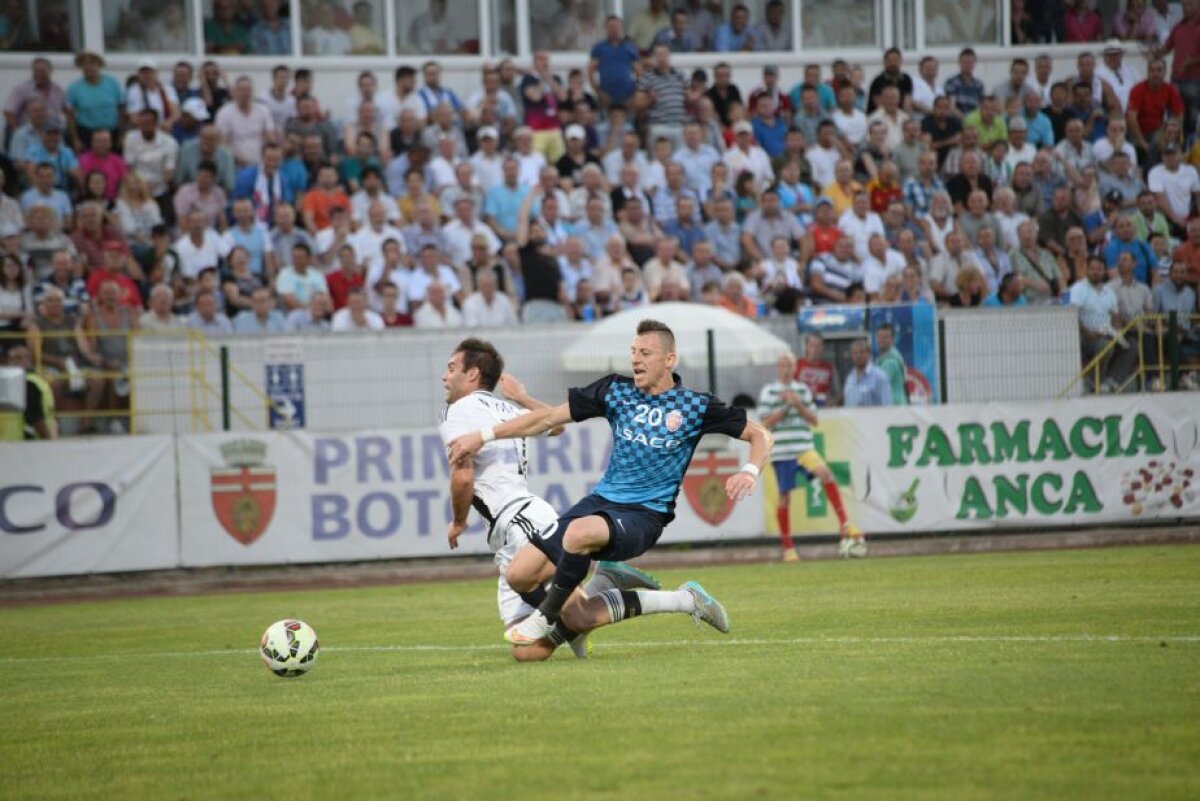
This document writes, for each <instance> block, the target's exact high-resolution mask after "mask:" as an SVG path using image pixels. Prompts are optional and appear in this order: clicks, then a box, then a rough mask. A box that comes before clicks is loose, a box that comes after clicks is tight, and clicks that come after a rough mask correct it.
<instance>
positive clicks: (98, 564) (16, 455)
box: [0, 393, 1200, 578]
mask: <svg viewBox="0 0 1200 801" xmlns="http://www.w3.org/2000/svg"><path fill="white" fill-rule="evenodd" d="M1195 397H1196V396H1195V395H1194V394H1186V393H1180V394H1174V395H1160V396H1141V397H1128V398H1089V399H1087V400H1076V401H1066V402H1058V403H1034V404H1029V403H1025V404H1020V405H1016V404H989V405H958V406H942V407H920V406H910V407H905V408H887V409H863V410H853V411H848V410H834V411H824V412H822V415H821V424H820V426H819V427H818V429H817V431H816V433H815V437H814V445H815V447H816V449H817V450H818V451H819V452H820V453H821V454H822V455H823V456H824V458H825V461H826V463H827V464H828V465H829V468H830V471H831V472H832V473H833V476H834V479H835V480H836V481H837V483H838V484H839V486H841V488H842V498H843V500H844V502H845V504H846V507H847V511H848V512H849V513H850V515H851V516H852V517H853V518H854V520H855V522H857V523H858V524H859V525H860V526H862V528H863V529H865V530H866V531H867V532H868V533H927V532H933V531H955V530H964V531H985V530H992V529H999V528H1004V527H1025V528H1039V527H1051V526H1064V525H1071V526H1076V525H1078V526H1083V525H1101V524H1114V523H1115V524H1120V523H1130V522H1140V521H1153V520H1171V521H1174V520H1180V519H1197V518H1200V420H1198V419H1197V418H1198V415H1200V405H1198V404H1196V402H1195ZM664 424H666V421H664ZM712 440H713V441H712V443H711V446H712V447H710V442H709V441H708V440H707V439H706V440H705V441H702V442H701V447H700V449H699V450H697V452H696V454H695V456H694V458H693V459H692V463H691V466H690V467H689V468H688V472H687V475H686V476H685V478H684V482H683V487H682V488H681V491H680V494H679V498H678V500H677V504H676V519H675V521H674V522H673V523H672V524H671V525H670V526H669V527H668V528H667V531H666V534H665V535H664V537H663V541H664V542H668V543H669V542H688V541H691V542H696V541H713V540H720V539H750V538H756V537H760V536H762V534H763V532H764V531H766V532H771V531H774V530H775V514H774V508H775V497H774V481H773V480H772V478H773V476H772V475H771V471H770V469H768V470H767V472H766V474H765V476H764V480H763V481H762V482H761V489H762V491H761V493H760V494H757V495H756V496H754V497H753V498H752V499H751V501H750V502H748V503H741V504H738V505H736V506H735V505H733V504H730V503H729V501H728V499H727V498H726V497H725V491H724V487H725V482H726V480H727V479H728V477H729V476H730V475H732V474H733V473H734V472H735V471H736V470H737V469H738V466H739V465H740V464H741V463H742V462H743V461H744V459H745V451H744V450H743V447H744V446H743V445H742V444H741V443H736V444H735V448H736V449H735V450H728V449H727V448H728V445H729V440H727V439H725V438H723V437H714V438H712ZM610 448H611V438H610V433H609V430H608V426H607V424H606V423H605V422H604V421H603V420H594V421H589V422H587V423H584V424H581V425H577V426H569V427H568V428H567V431H566V432H565V433H564V434H563V436H560V437H552V438H539V439H536V440H534V441H533V447H532V448H531V451H530V459H529V469H530V481H529V483H530V488H531V489H532V491H533V492H535V493H538V494H539V495H542V496H543V497H545V498H546V500H548V501H549V502H550V503H551V505H553V506H554V507H555V508H556V509H558V510H560V511H563V510H565V509H567V508H568V507H569V506H571V504H573V503H574V502H575V501H577V500H578V499H580V498H582V497H583V496H584V495H586V494H587V493H588V492H589V491H590V490H591V488H592V487H593V486H595V484H596V483H597V482H598V481H599V479H600V476H601V474H602V473H603V471H604V467H605V465H606V463H607V460H608V454H609V450H610ZM176 470H178V473H176ZM791 500H792V503H791V509H792V514H793V519H792V528H793V531H794V532H795V533H797V534H799V535H801V536H803V535H806V534H807V535H826V536H827V535H829V534H832V533H834V532H836V531H837V519H836V517H835V516H834V514H833V511H832V509H831V508H830V506H829V504H828V503H827V502H826V499H825V497H824V495H823V493H822V491H821V488H820V486H818V485H816V484H810V485H805V486H802V487H800V488H798V489H797V490H796V491H795V494H793V496H792V499H791ZM449 518H450V498H449V478H448V470H447V465H446V458H445V454H444V451H443V448H442V443H441V441H440V439H439V438H438V436H437V434H436V433H435V432H434V431H432V430H431V429H423V430H383V431H363V432H353V433H342V434H319V433H314V432H311V431H304V430H291V431H270V432H263V433H258V434H247V433H239V434H203V435H195V436H183V437H179V438H177V439H174V440H172V439H171V438H170V437H129V438H124V439H115V438H114V439H106V440H103V441H88V440H78V441H69V440H68V441H62V442H51V443H14V444H11V445H6V446H4V448H3V449H0V577H2V578H12V577H20V576H42V575H66V574H73V573H89V572H104V571H123V570H148V569H155V568H169V567H176V566H181V565H182V566H202V565H236V564H275V563H287V562H333V561H349V560H357V559H385V558H400V557H412V556H443V555H447V554H448V553H449V551H448V549H447V546H446V539H445V527H446V522H447V521H448V520H449ZM471 520H472V525H471V528H470V529H469V531H468V534H467V536H465V537H464V538H463V539H462V540H461V541H460V542H461V543H462V548H461V550H460V551H458V552H456V553H459V552H465V553H483V552H485V551H486V550H487V546H486V543H485V540H484V537H483V536H482V534H483V527H482V524H481V523H480V521H479V520H478V518H476V517H475V516H474V513H472V518H471Z"/></svg>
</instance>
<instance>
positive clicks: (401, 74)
mask: <svg viewBox="0 0 1200 801" xmlns="http://www.w3.org/2000/svg"><path fill="white" fill-rule="evenodd" d="M416 74H417V71H416V70H415V69H413V68H412V67H410V66H408V65H407V64H405V65H403V66H400V67H396V72H395V79H396V80H400V79H401V78H410V77H415V76H416Z"/></svg>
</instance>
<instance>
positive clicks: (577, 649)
mask: <svg viewBox="0 0 1200 801" xmlns="http://www.w3.org/2000/svg"><path fill="white" fill-rule="evenodd" d="M567 645H568V646H570V648H571V653H573V654H575V658H576V659H589V658H591V655H592V643H591V641H590V640H589V639H588V636H587V634H586V633H584V634H580V635H579V636H578V637H576V638H575V639H573V640H570V641H569V642H568V643H567Z"/></svg>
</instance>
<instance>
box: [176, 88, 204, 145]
mask: <svg viewBox="0 0 1200 801" xmlns="http://www.w3.org/2000/svg"><path fill="white" fill-rule="evenodd" d="M208 120H209V114H208V106H206V105H205V104H204V98H202V97H198V96H197V97H189V98H188V99H187V100H185V101H183V102H182V103H180V104H179V117H178V118H177V119H176V120H175V124H174V125H173V126H172V127H171V136H173V137H175V141H177V142H179V144H180V145H184V144H187V143H188V142H190V141H192V140H193V139H195V138H196V137H197V136H198V135H199V134H200V130H201V128H202V127H203V126H204V124H205V123H207V122H208Z"/></svg>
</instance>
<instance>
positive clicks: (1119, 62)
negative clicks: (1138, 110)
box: [1096, 39, 1142, 114]
mask: <svg viewBox="0 0 1200 801" xmlns="http://www.w3.org/2000/svg"><path fill="white" fill-rule="evenodd" d="M1101 58H1102V59H1103V63H1101V64H1099V65H1097V67H1096V76H1097V77H1098V78H1100V80H1102V81H1104V82H1105V83H1106V84H1108V86H1109V88H1110V89H1112V91H1113V94H1114V95H1116V98H1117V102H1118V103H1120V104H1121V113H1122V114H1124V113H1125V110H1126V109H1127V108H1128V107H1129V93H1130V91H1131V90H1132V89H1133V87H1134V86H1136V85H1137V84H1138V83H1139V82H1140V81H1141V80H1142V74H1141V73H1140V72H1138V71H1137V70H1136V69H1134V68H1133V67H1131V66H1129V65H1128V64H1126V63H1125V48H1124V47H1122V46H1121V42H1120V40H1118V39H1109V40H1108V41H1107V42H1105V43H1104V53H1103V54H1102V56H1101Z"/></svg>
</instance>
